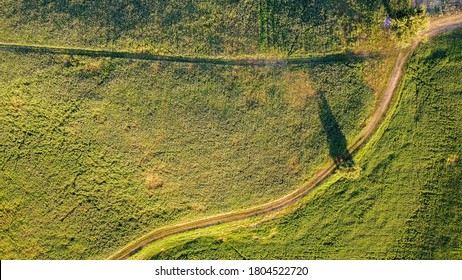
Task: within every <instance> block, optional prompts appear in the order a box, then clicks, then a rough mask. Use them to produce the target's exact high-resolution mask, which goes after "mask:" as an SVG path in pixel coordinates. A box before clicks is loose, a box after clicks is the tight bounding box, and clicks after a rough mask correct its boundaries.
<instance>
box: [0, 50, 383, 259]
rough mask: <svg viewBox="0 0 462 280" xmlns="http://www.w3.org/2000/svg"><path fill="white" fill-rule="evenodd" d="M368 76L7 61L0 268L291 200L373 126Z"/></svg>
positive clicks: (1, 101)
mask: <svg viewBox="0 0 462 280" xmlns="http://www.w3.org/2000/svg"><path fill="white" fill-rule="evenodd" d="M367 69H369V68H368V66H367V65H366V63H365V62H363V61H358V62H349V63H347V64H344V63H330V64H318V65H306V66H297V67H295V66H294V67H289V68H280V67H257V68H256V67H229V66H211V65H200V64H198V65H193V64H175V63H159V62H153V63H151V62H144V61H130V60H122V59H94V58H84V57H69V56H62V55H61V56H54V55H33V54H12V53H6V52H3V53H1V54H0V85H1V87H0V119H1V121H0V186H1V187H0V190H1V191H0V211H1V212H0V213H1V217H2V219H1V231H0V236H1V241H0V256H1V258H2V259H10V258H13V259H18V258H25V259H36V258H41V259H43V258H46V259H48V258H51V259H63V258H64V259H67V258H72V259H79V258H104V257H106V256H107V255H109V254H110V253H112V252H114V251H115V250H116V249H117V248H119V247H120V246H122V245H124V244H126V243H128V242H129V241H131V240H133V239H134V238H135V237H137V236H140V235H141V234H143V233H144V232H147V231H150V230H152V229H155V228H156V227H160V226H165V225H170V224H172V223H178V222H180V221H186V220H190V219H193V218H198V217H203V216H209V215H212V214H215V213H222V212H226V211H232V210H236V209H242V208H247V207H250V206H253V205H256V204H260V203H264V202H267V201H270V200H273V199H275V198H279V197H281V196H283V195H284V194H286V193H288V192H289V191H290V190H293V189H294V188H296V187H297V186H298V185H299V184H301V183H302V182H303V181H305V180H306V179H307V178H309V177H310V176H311V175H313V174H314V173H315V172H316V170H317V169H318V168H321V167H322V166H323V165H324V164H325V163H326V162H328V161H329V160H331V159H330V157H329V154H331V155H335V153H338V151H335V150H332V148H331V150H330V149H329V147H333V146H335V143H339V144H341V145H346V143H347V141H351V140H352V138H353V137H354V136H355V135H357V134H358V132H359V130H360V129H361V128H362V127H363V126H364V124H365V123H366V121H367V118H368V116H369V115H370V113H371V110H372V108H373V106H374V102H375V95H374V94H373V91H372V89H371V88H370V86H369V85H368V84H367V83H366V77H365V72H366V71H367ZM321 96H322V98H321ZM331 125H333V126H334V130H332V129H331V128H329V126H331Z"/></svg>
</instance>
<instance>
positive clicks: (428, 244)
mask: <svg viewBox="0 0 462 280" xmlns="http://www.w3.org/2000/svg"><path fill="white" fill-rule="evenodd" d="M461 54H462V31H461V30H458V31H455V32H453V33H451V34H447V35H444V36H440V37H438V38H435V39H433V40H432V41H431V42H430V43H427V44H424V45H422V46H421V47H420V48H419V49H418V51H417V52H416V54H415V56H414V57H413V58H412V60H411V62H410V64H409V67H408V70H407V73H406V75H405V78H404V81H403V85H402V87H401V93H400V97H399V98H398V100H397V105H396V106H395V107H394V108H393V109H392V112H394V113H393V114H392V115H391V116H390V117H389V118H388V119H387V121H386V124H385V126H384V127H382V128H381V130H380V131H379V132H378V134H376V136H375V137H374V138H373V140H372V141H371V143H370V144H369V145H368V146H367V147H366V149H364V150H363V151H362V152H361V153H360V154H358V155H357V156H355V158H354V162H355V163H354V164H355V166H354V167H355V168H354V170H355V171H354V172H353V173H354V174H352V172H351V170H345V169H340V170H339V171H338V172H337V173H336V174H335V175H334V176H333V177H332V178H331V179H330V180H329V181H328V182H326V183H325V184H323V185H322V186H321V187H320V188H318V189H316V190H315V191H314V192H313V193H312V194H311V195H310V196H309V197H308V198H307V199H305V200H304V201H303V203H301V204H300V208H299V209H297V210H296V211H294V212H293V213H290V214H288V213H285V214H283V215H279V216H277V217H273V216H270V217H266V218H262V219H256V218H254V219H251V220H250V221H241V222H238V223H234V224H231V225H221V226H216V227H213V228H210V229H202V230H200V231H198V232H190V233H185V234H181V235H177V236H173V237H170V238H167V239H165V240H162V241H159V242H156V243H154V244H152V245H151V246H149V247H148V248H145V249H144V250H141V251H140V252H138V254H137V255H135V256H134V258H152V259H358V258H359V259H460V258H461V257H462V255H461V252H462V250H461V249H462V239H461V225H462V212H461V209H462V199H461V197H462V196H461V195H462V175H461V174H462V160H461V158H462V142H461V141H458V139H460V138H461V137H462V112H461V110H460V108H461V107H462V98H461V95H460V93H461V92H462V85H461V83H460V72H461V71H462V63H461V61H462V56H461ZM352 175H354V176H352ZM268 220H269V221H268Z"/></svg>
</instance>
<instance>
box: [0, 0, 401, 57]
mask: <svg viewBox="0 0 462 280" xmlns="http://www.w3.org/2000/svg"><path fill="white" fill-rule="evenodd" d="M385 2H390V1H385ZM392 2H393V3H390V4H387V7H390V6H391V7H392V8H393V7H400V8H401V7H402V6H403V5H401V4H399V3H398V4H397V2H404V1H392ZM385 11H386V9H385V6H384V5H383V2H382V1H376V0H355V1H346V0H341V1H340V0H316V1H293V0H291V1H288V0H261V1H247V0H246V1H244V0H240V1H234V0H213V1H210V0H209V1H200V0H193V1H183V0H173V1H172V0H168V1H167V0H130V1H126V0H123V1H122V0H117V1H114V0H111V1H109V0H101V1H75V0H2V1H1V3H0V41H4V42H11V43H25V44H44V45H55V46H68V47H89V48H91V47H93V48H116V49H124V50H133V51H149V52H152V53H156V54H164V55H169V54H173V55H182V56H184V55H202V56H236V55H258V54H262V53H266V54H268V53H272V54H279V55H288V54H289V55H313V54H319V53H333V52H334V53H335V52H343V51H345V50H347V49H353V48H354V47H355V46H356V44H357V43H358V40H360V39H364V38H368V37H369V35H370V34H371V32H375V31H373V30H376V29H377V28H380V26H381V23H382V21H383V19H384V17H385V16H386V12H385Z"/></svg>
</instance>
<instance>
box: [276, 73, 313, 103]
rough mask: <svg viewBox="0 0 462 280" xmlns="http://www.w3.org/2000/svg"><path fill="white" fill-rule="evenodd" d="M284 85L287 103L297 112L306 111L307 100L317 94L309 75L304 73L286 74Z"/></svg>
mask: <svg viewBox="0 0 462 280" xmlns="http://www.w3.org/2000/svg"><path fill="white" fill-rule="evenodd" d="M284 85H285V88H286V92H287V95H286V98H287V102H288V103H289V105H290V106H291V107H292V108H294V109H297V110H303V109H305V107H306V101H307V99H308V98H309V97H311V96H314V95H315V94H316V91H315V90H314V88H313V85H312V84H311V80H310V77H309V75H308V74H307V73H306V72H304V71H294V72H286V73H285V74H284Z"/></svg>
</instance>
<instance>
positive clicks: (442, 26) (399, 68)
mask: <svg viewBox="0 0 462 280" xmlns="http://www.w3.org/2000/svg"><path fill="white" fill-rule="evenodd" d="M458 27H462V14H458V15H454V16H450V17H443V18H439V19H435V20H433V21H431V23H430V28H429V30H428V31H427V32H426V33H425V34H424V35H426V36H427V37H431V36H434V35H436V34H439V33H441V32H443V31H447V30H452V29H455V28H458ZM417 46H418V42H415V43H414V44H413V45H412V46H411V47H409V48H408V49H407V50H405V51H402V52H401V53H400V54H399V55H398V58H397V60H396V63H395V65H394V69H393V72H392V75H391V78H390V81H389V83H388V87H387V89H386V91H385V93H384V96H383V99H382V100H381V102H380V104H379V106H378V107H377V109H376V110H375V112H374V114H373V116H372V117H371V120H370V122H369V123H368V125H367V126H366V127H365V128H364V130H363V131H362V132H361V133H360V135H359V136H358V138H357V139H356V140H355V141H354V142H353V143H352V144H351V145H350V146H349V147H348V151H349V153H354V152H356V151H357V150H358V149H359V148H360V147H361V146H362V145H364V144H365V143H366V142H367V140H368V139H369V138H370V136H371V135H372V134H373V133H374V132H375V130H376V129H377V128H378V125H379V123H380V121H381V120H382V119H383V117H384V115H385V113H386V111H387V109H388V106H389V104H390V102H391V99H392V97H393V93H394V91H395V90H396V88H397V86H398V84H399V82H400V80H401V77H402V76H403V72H404V66H405V64H406V63H407V61H408V59H409V58H410V57H411V55H412V53H413V52H414V50H415V49H416V47H417ZM348 151H346V153H348ZM346 153H345V154H346ZM345 154H344V155H345ZM342 158H343V156H341V157H340V158H339V160H340V161H341V160H342ZM336 167H337V164H336V163H335V162H333V163H331V164H329V165H328V166H327V167H326V168H324V169H323V170H321V171H320V172H319V173H317V174H316V175H315V176H314V177H313V178H312V179H311V180H309V181H308V182H306V183H305V184H303V185H302V187H300V188H299V189H297V190H295V191H294V192H292V193H290V194H288V195H286V196H284V197H282V198H280V199H278V200H275V201H272V202H270V203H267V204H263V205H259V206H256V207H253V208H250V209H247V210H243V211H239V212H231V213H227V214H221V215H217V216H212V217H208V218H204V219H200V220H196V221H192V222H187V223H184V224H179V225H174V226H171V227H166V228H161V229H157V230H154V231H152V232H150V233H148V234H146V235H144V236H142V237H141V238H139V239H137V240H135V241H134V242H132V243H130V244H128V245H127V246H125V247H124V248H122V249H121V250H119V251H118V252H116V253H115V254H113V255H112V256H110V257H109V259H124V258H127V257H129V256H130V255H131V254H133V253H135V252H137V251H138V250H140V249H141V248H143V246H145V245H147V244H149V243H151V242H153V241H156V240H159V239H162V238H165V237H167V236H170V235H173V234H178V233H182V232H186V231H190V230H193V229H198V228H205V227H209V226H213V225H217V224H221V223H227V222H232V221H238V220H242V219H246V218H249V217H253V216H258V215H263V214H266V213H268V212H272V211H276V210H278V209H281V208H284V207H286V206H288V205H290V204H293V203H294V202H296V201H298V200H299V199H301V198H302V197H304V196H305V195H307V194H308V193H310V192H311V191H312V190H313V189H314V188H315V187H316V186H318V185H319V184H320V183H321V182H322V181H324V180H325V179H326V178H327V177H328V176H329V175H330V174H332V172H333V171H334V170H335V169H336Z"/></svg>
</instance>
